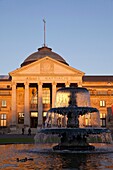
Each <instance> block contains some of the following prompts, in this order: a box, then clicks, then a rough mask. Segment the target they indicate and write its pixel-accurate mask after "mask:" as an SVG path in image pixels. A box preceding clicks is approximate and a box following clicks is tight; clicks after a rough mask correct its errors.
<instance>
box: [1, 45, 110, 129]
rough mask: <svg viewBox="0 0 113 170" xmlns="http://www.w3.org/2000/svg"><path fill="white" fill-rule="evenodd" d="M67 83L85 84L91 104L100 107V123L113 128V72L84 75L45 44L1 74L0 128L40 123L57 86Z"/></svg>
mask: <svg viewBox="0 0 113 170" xmlns="http://www.w3.org/2000/svg"><path fill="white" fill-rule="evenodd" d="M69 86H70V87H72V86H73V87H86V88H87V89H88V90H89V92H90V98H91V106H92V107H96V108H97V109H99V111H100V124H101V126H102V127H107V128H110V129H112V128H113V109H112V105H113V76H96V75H95V76H86V75H85V73H84V72H82V71H80V70H77V69H76V68H72V67H71V66H69V64H68V63H67V62H66V61H65V59H64V58H63V57H61V56H60V55H59V54H57V53H55V52H53V51H52V49H51V48H48V47H47V46H45V45H44V46H43V47H41V48H39V49H38V51H37V52H35V53H33V54H31V55H30V56H28V57H27V58H26V59H25V60H24V61H23V63H22V64H21V66H20V68H18V69H16V70H14V71H12V72H10V73H9V74H8V75H6V76H5V75H4V76H2V75H0V131H19V130H20V129H22V127H31V129H32V130H33V129H36V128H37V127H42V126H43V124H44V122H45V119H46V113H47V111H48V110H49V109H50V108H51V107H54V103H55V95H56V91H57V89H59V88H61V87H69ZM86 126H88V121H86Z"/></svg>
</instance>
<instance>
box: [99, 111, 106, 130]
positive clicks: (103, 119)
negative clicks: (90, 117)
mask: <svg viewBox="0 0 113 170" xmlns="http://www.w3.org/2000/svg"><path fill="white" fill-rule="evenodd" d="M100 126H101V127H106V114H105V113H100Z"/></svg>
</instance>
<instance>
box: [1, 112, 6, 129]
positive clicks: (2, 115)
mask: <svg viewBox="0 0 113 170" xmlns="http://www.w3.org/2000/svg"><path fill="white" fill-rule="evenodd" d="M0 126H2V127H5V126H6V114H5V113H3V114H1V115H0Z"/></svg>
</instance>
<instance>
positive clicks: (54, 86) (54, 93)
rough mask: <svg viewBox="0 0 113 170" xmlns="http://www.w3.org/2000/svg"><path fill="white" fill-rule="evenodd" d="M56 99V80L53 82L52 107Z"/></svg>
mask: <svg viewBox="0 0 113 170" xmlns="http://www.w3.org/2000/svg"><path fill="white" fill-rule="evenodd" d="M55 99H56V82H53V83H52V108H54V107H55Z"/></svg>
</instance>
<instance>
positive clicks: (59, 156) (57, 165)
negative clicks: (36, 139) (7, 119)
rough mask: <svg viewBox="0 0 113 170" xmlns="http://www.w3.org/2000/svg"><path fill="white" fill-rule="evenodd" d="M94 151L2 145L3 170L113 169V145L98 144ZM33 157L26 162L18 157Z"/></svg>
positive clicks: (1, 167) (0, 153)
mask: <svg viewBox="0 0 113 170" xmlns="http://www.w3.org/2000/svg"><path fill="white" fill-rule="evenodd" d="M95 146H96V151H93V152H83V153H82V152H68V151H64V152H54V151H52V149H51V148H50V147H49V145H35V144H13V145H0V169H3V170H28V169H30V170H112V169H113V145H111V144H108V145H106V144H96V145H95ZM25 157H27V158H33V160H28V161H26V162H17V161H16V159H17V158H19V159H23V158H25Z"/></svg>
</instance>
